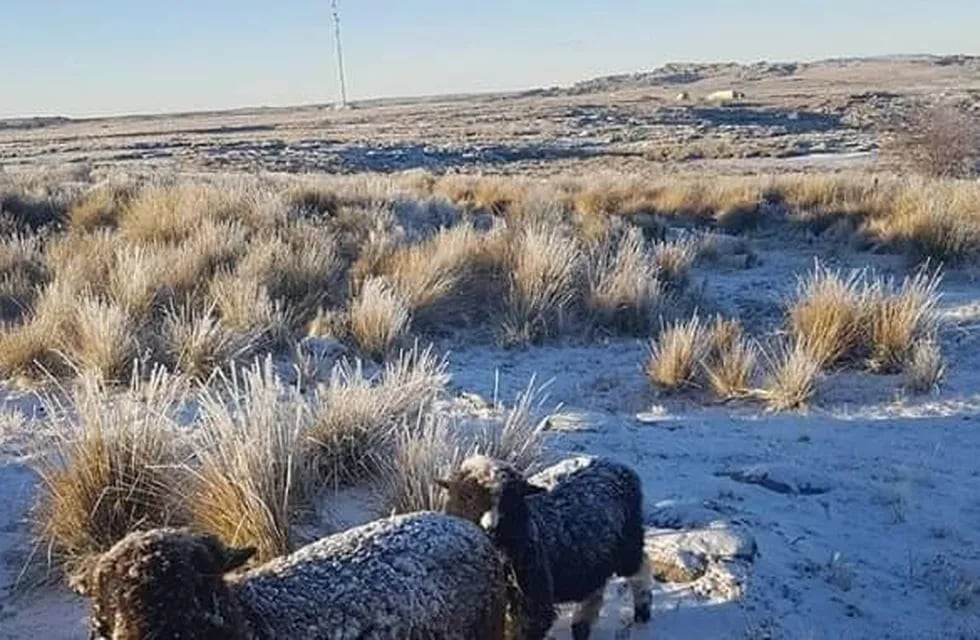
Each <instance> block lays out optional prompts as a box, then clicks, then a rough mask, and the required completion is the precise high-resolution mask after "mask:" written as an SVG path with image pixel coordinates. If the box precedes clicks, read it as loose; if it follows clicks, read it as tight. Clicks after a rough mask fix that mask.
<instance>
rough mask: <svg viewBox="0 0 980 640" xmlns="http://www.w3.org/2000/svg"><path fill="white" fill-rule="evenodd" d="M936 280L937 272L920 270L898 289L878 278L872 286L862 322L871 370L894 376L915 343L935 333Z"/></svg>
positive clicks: (937, 281)
mask: <svg viewBox="0 0 980 640" xmlns="http://www.w3.org/2000/svg"><path fill="white" fill-rule="evenodd" d="M940 281H941V276H940V275H939V274H938V273H936V274H929V273H927V272H926V271H925V270H923V271H920V272H919V273H918V274H916V275H915V276H912V277H907V278H905V280H903V281H902V285H901V286H900V287H896V286H895V283H894V282H893V281H891V280H882V279H879V280H877V281H876V282H875V283H874V284H873V285H872V287H871V289H870V291H869V294H868V299H869V302H868V312H867V317H866V319H865V327H866V331H867V341H868V348H869V352H870V356H869V359H868V365H869V367H870V368H871V370H872V371H876V372H879V373H898V372H899V371H901V370H902V369H903V366H904V364H905V362H906V360H907V359H908V357H909V354H910V351H911V350H912V348H913V347H914V346H915V344H916V343H917V342H919V341H920V340H927V339H929V338H931V337H932V336H934V335H935V334H936V330H937V324H938V318H937V316H936V305H937V304H938V302H939V294H938V288H939V283H940Z"/></svg>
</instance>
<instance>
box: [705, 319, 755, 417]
mask: <svg viewBox="0 0 980 640" xmlns="http://www.w3.org/2000/svg"><path fill="white" fill-rule="evenodd" d="M708 331H709V338H708V339H709V342H710V347H709V349H708V355H707V357H705V359H704V362H703V363H702V366H703V368H704V375H705V377H706V378H707V380H708V384H709V385H710V386H711V389H712V391H713V392H714V394H715V396H717V397H718V398H719V399H721V400H732V399H736V398H745V397H747V396H749V395H750V393H751V389H752V378H753V377H754V375H755V369H756V361H757V357H756V349H755V346H754V344H753V343H752V342H751V341H750V340H749V339H748V338H747V337H746V336H745V335H744V333H743V331H742V326H741V324H739V322H738V321H737V320H725V319H723V318H721V317H718V318H716V319H715V323H714V325H713V326H712V327H711V328H710V329H708Z"/></svg>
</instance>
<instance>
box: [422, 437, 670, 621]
mask: <svg viewBox="0 0 980 640" xmlns="http://www.w3.org/2000/svg"><path fill="white" fill-rule="evenodd" d="M438 482H439V485H440V486H442V487H443V488H445V489H446V490H447V491H448V493H449V498H448V501H447V506H446V510H447V511H448V512H449V513H451V514H454V515H458V516H461V517H463V518H466V519H468V520H471V521H473V522H477V523H479V524H480V525H481V526H482V527H483V528H484V529H485V530H487V531H488V532H489V533H490V535H491V539H492V540H493V541H494V543H495V544H496V545H497V546H498V547H499V548H500V549H501V551H502V552H503V554H504V556H505V557H506V558H507V560H508V562H509V564H510V566H511V568H512V570H513V572H514V574H515V578H516V582H517V584H516V585H515V586H514V587H512V588H511V589H510V592H509V594H508V598H509V601H510V606H511V608H512V612H513V614H514V617H515V618H516V620H517V625H518V628H519V631H518V634H519V637H520V638H523V639H526V640H539V639H541V638H544V637H545V636H546V634H547V632H548V629H549V628H550V627H551V625H552V624H553V623H554V620H555V617H556V614H555V605H556V604H559V603H564V602H575V603H578V606H577V607H576V610H575V613H574V614H573V618H572V636H573V637H574V638H575V640H585V639H587V638H588V637H589V634H590V632H591V629H592V625H593V623H594V622H595V619H596V618H597V617H598V615H599V611H600V609H601V608H602V602H603V593H604V591H605V586H606V582H607V581H608V580H609V578H610V577H611V576H612V575H619V576H623V577H626V578H627V579H628V580H629V583H630V586H631V588H632V592H633V606H634V619H635V620H636V621H638V622H646V621H648V620H649V619H650V605H651V593H650V586H651V576H650V570H649V566H648V564H647V561H646V557H645V554H644V552H643V515H642V510H643V506H642V505H643V495H642V489H641V486H640V480H639V478H638V477H637V475H636V473H635V472H634V471H633V470H632V469H630V468H629V467H627V466H624V465H622V464H619V463H617V462H614V461H611V460H607V459H601V458H588V457H580V458H571V459H568V460H565V461H563V462H561V463H559V464H557V465H555V466H553V467H550V468H548V469H546V470H544V471H542V472H541V473H539V474H537V475H535V476H533V477H531V478H530V479H529V480H525V479H524V478H523V477H522V476H521V475H520V474H519V473H518V472H517V471H516V470H515V469H514V468H513V467H511V466H510V465H508V464H507V463H505V462H502V461H499V460H493V459H491V458H487V457H486V456H472V457H470V458H468V459H467V460H466V461H464V462H463V464H462V465H461V466H460V468H459V469H458V470H457V471H456V472H455V473H454V474H453V476H452V477H451V478H449V479H447V480H439V481H438Z"/></svg>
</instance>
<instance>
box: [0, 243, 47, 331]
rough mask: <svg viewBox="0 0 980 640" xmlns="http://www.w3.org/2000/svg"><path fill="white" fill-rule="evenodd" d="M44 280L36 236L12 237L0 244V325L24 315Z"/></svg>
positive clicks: (45, 268)
mask: <svg viewBox="0 0 980 640" xmlns="http://www.w3.org/2000/svg"><path fill="white" fill-rule="evenodd" d="M48 278H49V273H48V269H47V266H46V265H45V263H44V259H43V256H42V255H41V243H40V241H39V239H38V238H37V237H36V236H24V235H20V234H12V235H10V236H8V237H7V238H6V239H4V240H2V241H0V322H3V321H5V320H12V319H16V318H19V317H21V316H22V315H24V314H25V312H26V311H28V310H29V309H30V307H31V305H32V304H33V303H34V299H35V297H36V296H37V289H38V287H39V286H41V285H43V284H45V283H46V282H47V281H48Z"/></svg>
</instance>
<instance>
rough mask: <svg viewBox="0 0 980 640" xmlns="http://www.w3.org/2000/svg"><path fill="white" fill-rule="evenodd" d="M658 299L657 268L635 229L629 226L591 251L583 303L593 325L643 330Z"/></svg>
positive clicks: (646, 326) (651, 317)
mask: <svg viewBox="0 0 980 640" xmlns="http://www.w3.org/2000/svg"><path fill="white" fill-rule="evenodd" d="M662 301H663V291H662V289H661V284H660V280H659V279H658V278H657V270H656V267H655V266H654V262H653V260H652V257H651V255H650V252H649V251H647V249H646V247H645V245H644V241H643V236H642V232H641V231H640V230H639V229H635V228H634V229H630V230H629V231H628V232H627V233H626V234H625V236H624V237H623V238H622V239H621V240H619V242H618V243H615V244H614V242H613V241H611V240H608V241H607V242H605V243H604V244H603V246H601V247H600V248H599V249H598V250H597V251H596V252H595V255H594V257H593V259H592V261H591V263H590V272H589V287H588V291H587V292H586V300H585V304H586V308H587V310H588V311H589V312H590V314H591V315H592V318H593V321H594V322H595V323H596V324H597V325H599V326H601V327H609V328H612V329H616V330H619V331H625V332H629V333H640V332H646V331H648V330H649V328H650V324H651V322H652V321H653V319H654V317H655V315H656V313H657V311H658V310H659V307H660V304H661V303H662Z"/></svg>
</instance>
